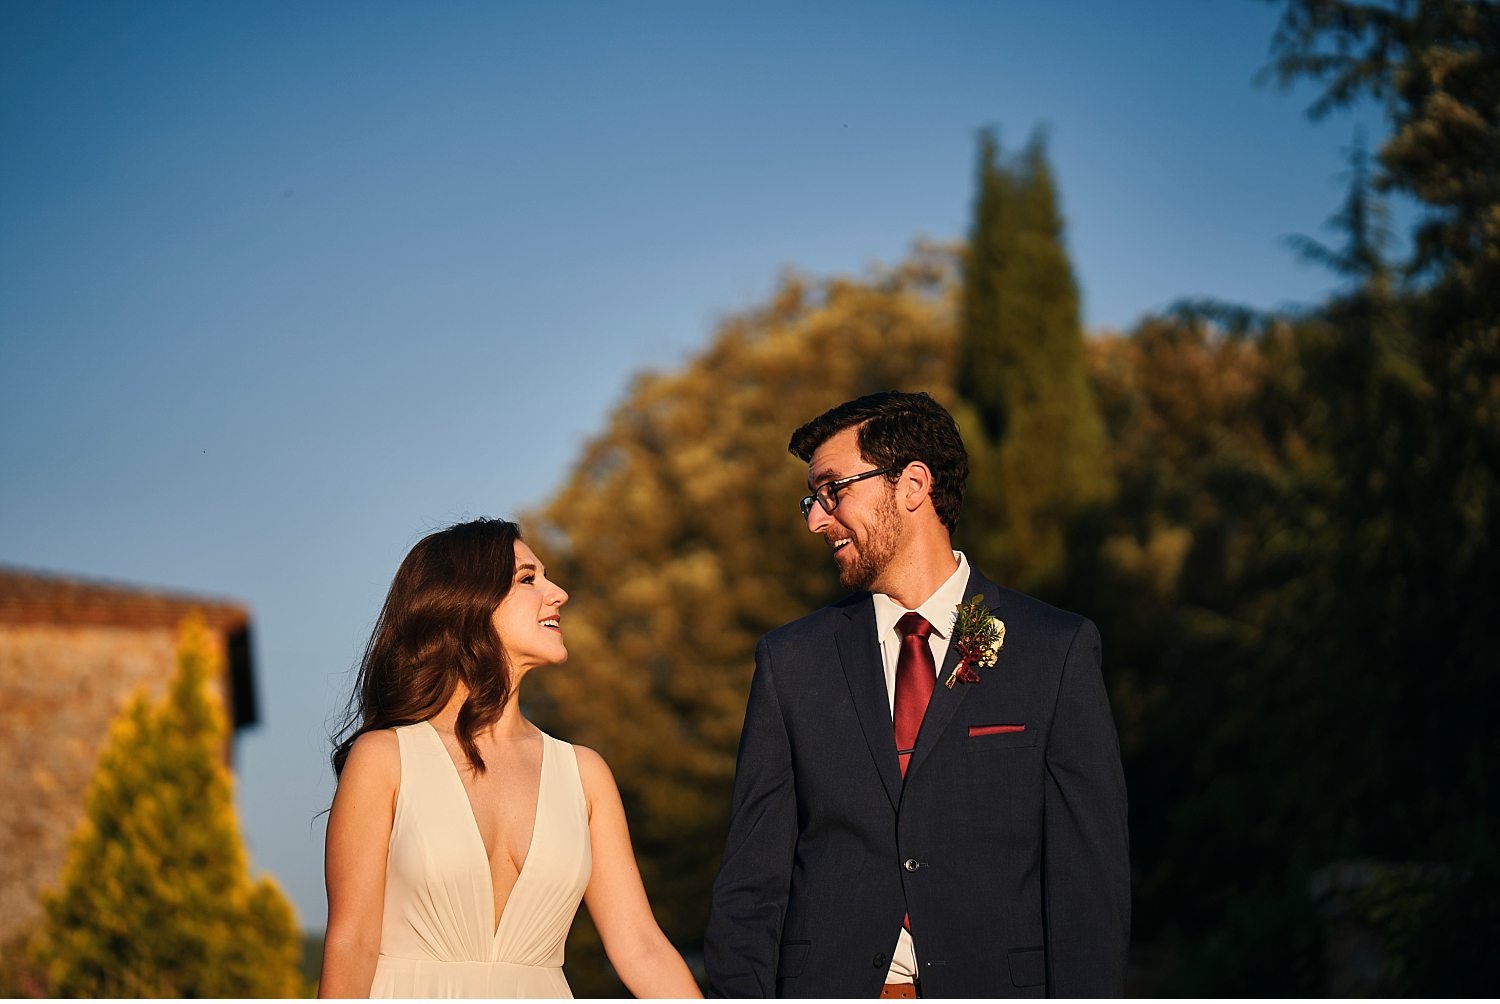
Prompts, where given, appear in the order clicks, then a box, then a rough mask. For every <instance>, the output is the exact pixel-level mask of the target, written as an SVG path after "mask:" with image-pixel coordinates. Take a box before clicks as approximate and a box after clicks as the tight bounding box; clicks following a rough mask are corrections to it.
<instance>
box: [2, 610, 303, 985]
mask: <svg viewBox="0 0 1500 1004" xmlns="http://www.w3.org/2000/svg"><path fill="white" fill-rule="evenodd" d="M218 661H219V656H218V654H217V651H216V649H215V648H214V646H213V644H212V642H211V640H210V638H209V635H208V633H207V630H206V629H205V628H204V626H203V624H202V623H201V621H198V620H196V619H192V620H189V621H188V622H186V623H185V624H184V626H183V630H182V637H181V641H180V643H179V648H178V670H177V674H176V676H175V677H174V678H173V680H172V683H171V685H170V689H169V692H168V693H167V695H166V696H165V698H164V699H163V700H162V701H161V702H160V703H157V704H153V703H152V702H150V701H148V700H147V698H146V697H145V695H144V694H138V695H137V696H136V697H135V698H134V699H133V700H132V701H131V703H130V705H129V706H128V707H127V708H126V709H125V711H124V712H123V713H122V714H121V715H120V716H119V717H118V718H117V719H116V720H115V722H114V724H113V726H112V727H111V729H110V734H109V738H108V740H107V741H106V743H105V747H104V751H103V753H102V754H101V755H100V758H99V765H98V767H97V768H96V769H95V772H94V777H93V780H92V782H91V783H90V786H89V791H88V795H87V801H86V816H85V818H84V820H83V822H82V823H81V824H80V826H79V828H78V832H77V833H76V834H75V835H74V837H73V842H72V845H71V847H70V849H69V853H68V859H67V864H66V865H65V867H64V870H63V877H62V883H61V888H60V889H58V890H57V891H56V892H53V893H49V894H48V895H47V896H46V897H45V901H44V907H45V917H44V919H43V922H42V926H41V928H40V930H39V931H38V932H37V935H36V938H35V940H34V941H33V944H32V952H31V954H32V958H33V960H34V962H35V964H36V965H37V967H38V968H39V969H40V971H41V973H42V979H43V983H44V988H45V991H46V993H47V994H49V995H52V996H57V997H291V996H298V995H299V994H301V993H302V992H304V990H305V989H306V988H305V986H304V984H303V983H302V979H301V976H300V974H299V968H298V967H299V963H300V958H301V941H300V936H299V933H298V931H297V927H296V922H295V918H294V917H293V914H292V909H291V906H290V904H289V903H288V902H287V901H286V899H285V897H284V896H283V895H282V893H281V891H280V890H279V889H278V888H277V887H276V885H275V883H274V882H273V881H272V880H270V879H269V878H262V879H260V880H258V881H255V880H252V879H251V878H250V876H249V872H248V868H247V864H246V860H245V851H244V848H243V847H242V845H241V843H240V837H239V828H238V824H237V823H236V820H235V813H234V804H233V797H232V791H231V781H230V776H229V771H228V768H227V767H226V766H225V765H224V761H223V752H224V743H225V737H226V725H225V719H224V712H223V709H222V707H221V706H220V705H219V703H218V700H217V698H216V697H215V696H214V694H213V692H212V690H211V688H210V685H209V681H211V680H216V679H218V677H219V675H220V674H219V668H218Z"/></svg>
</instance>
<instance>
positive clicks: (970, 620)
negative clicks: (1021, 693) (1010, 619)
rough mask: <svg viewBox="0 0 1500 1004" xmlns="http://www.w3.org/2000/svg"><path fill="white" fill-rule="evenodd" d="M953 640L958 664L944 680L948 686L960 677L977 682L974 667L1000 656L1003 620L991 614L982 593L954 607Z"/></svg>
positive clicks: (985, 666)
mask: <svg viewBox="0 0 1500 1004" xmlns="http://www.w3.org/2000/svg"><path fill="white" fill-rule="evenodd" d="M953 644H955V645H957V646H958V665H957V666H956V667H954V669H953V672H952V673H950V674H948V679H946V680H944V681H943V686H945V687H947V688H948V689H949V690H952V689H953V684H955V683H957V682H959V681H960V680H961V681H963V682H964V683H978V682H979V674H978V673H977V672H976V671H975V669H976V667H977V668H979V669H988V668H989V667H991V666H993V665H994V664H995V662H996V661H997V660H998V659H999V658H1000V649H1001V648H1003V647H1004V645H1005V622H1004V621H1002V620H1001V619H1000V618H998V617H993V616H991V615H990V611H989V608H988V607H986V606H985V605H984V597H983V596H980V595H976V596H975V597H974V598H973V599H971V600H969V602H967V603H960V604H959V605H958V609H957V610H955V611H953Z"/></svg>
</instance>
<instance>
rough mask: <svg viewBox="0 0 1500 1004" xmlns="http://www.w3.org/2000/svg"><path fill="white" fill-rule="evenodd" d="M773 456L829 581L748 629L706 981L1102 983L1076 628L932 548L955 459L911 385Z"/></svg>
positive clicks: (1103, 720) (781, 988)
mask: <svg viewBox="0 0 1500 1004" xmlns="http://www.w3.org/2000/svg"><path fill="white" fill-rule="evenodd" d="M790 449H791V451H792V452H793V453H794V454H796V455H797V456H798V457H800V458H801V459H802V460H804V461H806V462H807V464H808V472H807V473H808V477H807V485H808V488H809V489H810V491H811V494H810V495H809V496H808V497H807V498H805V499H803V500H802V515H803V518H804V519H805V520H806V521H807V528H808V530H810V531H811V532H813V533H815V534H817V535H818V536H820V537H822V538H823V539H824V540H825V541H826V542H827V543H828V546H829V549H830V550H831V551H832V557H833V562H834V564H835V565H836V566H837V567H838V571H839V581H840V582H841V583H842V584H843V585H844V586H845V588H848V589H851V590H854V592H853V594H852V595H850V596H848V597H847V598H845V599H843V600H841V601H840V602H838V603H836V604H834V605H833V606H830V607H825V608H823V609H822V610H818V611H815V612H814V613H811V614H809V615H807V616H806V617H803V618H802V619H801V620H797V621H793V622H792V623H791V624H788V625H785V626H784V627H781V628H778V629H777V630H775V631H772V632H771V633H770V634H768V635H766V636H765V637H764V638H762V639H761V640H760V644H759V645H758V647H757V648H756V653H755V676H754V679H753V680H752V682H751V684H750V699H749V704H748V706H747V708H746V712H745V726H744V731H743V733H742V734H741V738H740V752H739V762H738V767H737V771H736V776H735V784H734V801H733V809H732V812H731V819H730V826H729V836H728V840H727V842H726V845H725V848H724V861H723V865H722V867H721V869H720V872H719V877H718V880H717V881H716V882H715V883H714V891H713V901H712V905H711V910H710V916H709V922H708V930H707V933H706V936H705V954H706V962H707V965H708V975H709V982H710V987H711V991H712V992H713V993H714V994H716V995H720V996H730V997H770V996H779V997H865V998H872V997H915V996H928V997H1040V996H1044V995H1045V996H1058V997H1086V996H1106V997H1118V996H1120V995H1121V994H1123V993H1124V975H1125V950H1126V943H1127V942H1128V940H1129V929H1130V877H1129V860H1128V850H1127V841H1126V829H1125V782H1124V777H1123V775H1122V772H1121V769H1120V756H1119V747H1118V743H1117V741H1116V738H1115V728H1114V722H1113V721H1112V719H1111V717H1110V710H1109V701H1108V698H1107V697H1106V695H1105V691H1104V682H1103V679H1102V677H1101V676H1100V670H1099V633H1098V631H1097V630H1096V629H1095V627H1094V625H1093V624H1092V623H1090V622H1089V621H1087V620H1085V619H1083V618H1082V617H1079V616H1077V615H1075V614H1071V613H1067V612H1065V611H1062V610H1058V609H1056V608H1054V607H1050V606H1047V605H1046V604H1044V603H1041V602H1039V601H1037V600H1034V599H1031V598H1030V597H1027V596H1023V595H1021V594H1020V593H1016V592H1013V591H1011V590H1009V589H1004V588H1002V587H1000V586H997V585H995V584H994V583H993V582H991V581H990V580H989V579H987V578H985V577H984V576H983V575H982V574H981V573H980V572H979V571H978V570H976V569H972V568H970V567H969V563H968V559H967V558H966V557H965V556H964V555H963V554H962V553H961V552H957V551H954V550H953V548H952V545H951V543H950V540H949V535H950V534H951V533H952V531H953V528H954V526H955V524H956V523H957V522H958V514H959V508H960V506H961V504H962V501H963V491H964V481H965V479H966V478H967V477H968V473H969V463H968V456H967V454H966V453H965V451H964V446H963V441H962V440H961V439H960V438H959V434H958V428H957V426H956V425H955V424H954V421H953V419H952V417H951V416H950V415H949V414H948V412H947V411H945V410H944V409H943V408H942V406H941V405H939V404H937V403H936V402H935V401H933V400H932V399H931V398H930V397H928V396H927V395H926V394H904V393H898V392H894V391H892V392H890V393H883V394H871V395H869V396H867V397H862V398H859V399H858V400H855V401H850V402H847V403H845V404H841V405H839V406H838V407H837V408H834V409H832V410H830V411H828V412H826V413H824V414H823V415H820V416H818V417H817V418H815V419H813V420H812V421H811V422H809V423H807V424H806V425H804V426H802V428H800V429H798V430H797V431H796V432H795V433H793V435H792V440H791V444H790ZM975 595H978V596H980V597H982V599H981V601H980V603H981V604H982V610H981V611H978V613H979V615H980V616H979V623H980V624H982V625H985V624H987V622H988V619H989V617H990V616H993V617H994V618H997V619H998V620H999V621H1001V622H1003V624H1004V638H1003V643H1002V647H1001V648H1000V650H999V653H998V656H996V657H995V660H994V662H993V664H992V665H985V662H986V661H987V660H986V659H985V658H984V657H983V655H982V654H981V655H980V656H979V657H978V658H977V659H976V660H974V661H973V662H972V663H971V662H965V663H964V665H963V666H960V665H959V663H960V649H961V648H965V647H967V648H973V647H974V646H973V645H971V644H968V643H970V642H974V641H976V640H977V641H980V642H983V641H985V640H986V639H984V638H982V637H980V634H981V633H980V632H970V633H969V634H965V635H964V637H962V638H960V639H958V644H955V638H954V637H953V635H954V633H955V632H954V614H955V611H956V610H957V609H958V607H959V605H960V604H965V603H967V602H968V601H969V600H970V598H971V597H974V596H975ZM987 626H988V627H990V628H993V629H995V631H996V633H998V626H997V625H993V624H988V625H987ZM956 670H957V671H959V672H957V674H955V671H956ZM976 674H977V678H976ZM955 676H956V678H954V679H953V680H952V682H951V686H950V685H949V682H950V677H955Z"/></svg>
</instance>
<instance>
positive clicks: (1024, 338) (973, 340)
mask: <svg viewBox="0 0 1500 1004" xmlns="http://www.w3.org/2000/svg"><path fill="white" fill-rule="evenodd" d="M976 189H977V191H976V195H975V199H974V221H973V225H972V227H971V230H970V234H969V247H968V254H967V256H966V257H965V260H964V269H963V311H962V317H963V323H962V333H961V337H960V342H959V350H958V364H957V370H956V373H955V378H954V385H955V387H956V388H957V390H958V392H959V394H960V396H961V397H962V398H963V399H964V402H965V404H966V407H965V408H963V409H961V410H960V414H959V421H960V424H961V425H962V426H963V427H964V442H965V444H966V445H967V446H968V448H969V452H970V457H971V461H972V466H973V474H972V476H971V478H970V485H969V493H968V499H967V501H966V503H965V515H964V520H963V526H962V528H961V531H960V533H961V538H960V539H961V542H962V543H964V544H965V545H966V546H967V547H969V548H970V549H971V550H973V551H974V552H975V554H974V557H975V559H976V563H977V564H978V565H979V566H980V567H982V568H985V569H986V570H988V571H989V572H990V574H992V575H995V576H998V577H999V578H1000V579H1001V581H1003V582H1006V583H1008V584H1011V585H1014V586H1017V587H1019V588H1022V589H1030V590H1035V591H1040V592H1042V593H1044V594H1047V595H1052V596H1056V594H1057V592H1058V591H1059V590H1060V588H1061V587H1062V586H1063V582H1062V579H1063V577H1064V571H1065V565H1066V560H1067V543H1066V541H1067V533H1068V528H1069V524H1070V521H1071V520H1072V518H1073V517H1074V516H1075V515H1076V514H1077V513H1079V512H1080V511H1083V510H1085V509H1086V508H1088V507H1089V506H1090V505H1092V504H1095V503H1098V502H1100V501H1102V500H1103V499H1105V498H1106V497H1108V495H1109V492H1110V484H1109V478H1108V472H1107V468H1106V462H1105V444H1104V436H1103V426H1102V424H1101V421H1100V418H1099V412H1098V406H1097V404H1096V403H1095V401H1094V398H1093V393H1092V390H1091V388H1090V387H1089V384H1088V379H1087V372H1086V370H1085V366H1084V353H1083V329H1082V327H1081V324H1080V321H1079V316H1078V287H1077V283H1076V282H1075V281H1074V278H1073V269H1072V266H1071V264H1070V263H1069V260H1068V255H1067V250H1066V249H1065V247H1064V244H1063V222H1062V217H1061V214H1060V213H1059V212H1058V209H1057V193H1056V187H1055V185H1054V184H1053V181H1052V171H1051V168H1050V167H1049V166H1048V163H1047V158H1046V150H1045V145H1044V143H1043V140H1042V138H1041V136H1040V135H1037V136H1035V137H1033V139H1032V140H1031V142H1030V143H1029V144H1028V145H1027V147H1026V149H1025V150H1024V151H1023V153H1022V154H1021V157H1020V158H1019V160H1018V162H1017V163H1015V164H1013V165H1005V164H1002V163H1001V162H1000V159H999V146H998V143H997V141H996V139H995V137H994V134H993V133H992V132H990V131H985V132H983V133H981V135H980V140H979V162H978V173H977V177H976Z"/></svg>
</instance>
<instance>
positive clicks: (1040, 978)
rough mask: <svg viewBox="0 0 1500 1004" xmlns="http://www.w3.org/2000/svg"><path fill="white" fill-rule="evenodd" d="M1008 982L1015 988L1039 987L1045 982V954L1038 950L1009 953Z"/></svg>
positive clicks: (1024, 949) (1018, 949)
mask: <svg viewBox="0 0 1500 1004" xmlns="http://www.w3.org/2000/svg"><path fill="white" fill-rule="evenodd" d="M1010 982H1011V985H1012V986H1016V987H1039V986H1041V985H1042V984H1043V983H1045V982H1047V953H1046V952H1045V951H1043V950H1042V949H1040V948H1017V949H1014V950H1013V951H1011V952H1010Z"/></svg>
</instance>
